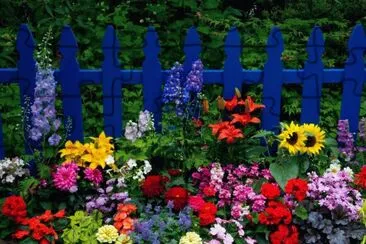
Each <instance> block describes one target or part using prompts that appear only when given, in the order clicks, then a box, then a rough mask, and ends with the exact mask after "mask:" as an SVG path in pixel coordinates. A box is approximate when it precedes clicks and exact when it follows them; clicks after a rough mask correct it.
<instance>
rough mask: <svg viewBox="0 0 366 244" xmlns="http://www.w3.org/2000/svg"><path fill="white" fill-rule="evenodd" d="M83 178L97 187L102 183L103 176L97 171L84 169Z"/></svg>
mask: <svg viewBox="0 0 366 244" xmlns="http://www.w3.org/2000/svg"><path fill="white" fill-rule="evenodd" d="M84 178H85V179H87V180H89V181H91V182H93V183H94V184H95V185H99V184H100V183H102V181H103V175H102V172H101V171H100V170H99V169H90V168H86V169H85V170H84Z"/></svg>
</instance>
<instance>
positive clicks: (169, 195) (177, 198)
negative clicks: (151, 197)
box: [165, 186, 188, 211]
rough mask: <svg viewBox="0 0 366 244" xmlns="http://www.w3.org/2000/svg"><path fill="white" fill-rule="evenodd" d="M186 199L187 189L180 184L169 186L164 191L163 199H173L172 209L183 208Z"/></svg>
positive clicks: (167, 200)
mask: <svg viewBox="0 0 366 244" xmlns="http://www.w3.org/2000/svg"><path fill="white" fill-rule="evenodd" d="M187 200H188V191H187V190H186V189H184V188H183V187H180V186H175V187H172V188H170V189H169V190H168V191H167V192H166V193H165V201H166V202H169V201H173V204H174V210H176V211H179V210H181V209H183V208H184V207H185V206H186V204H187Z"/></svg>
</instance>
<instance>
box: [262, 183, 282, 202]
mask: <svg viewBox="0 0 366 244" xmlns="http://www.w3.org/2000/svg"><path fill="white" fill-rule="evenodd" d="M261 193H262V195H263V196H265V197H266V198H268V199H271V200H273V199H275V198H277V197H279V196H280V194H281V191H280V188H279V187H278V185H277V184H275V183H264V184H263V185H262V187H261Z"/></svg>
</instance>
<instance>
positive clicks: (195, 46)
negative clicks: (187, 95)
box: [183, 26, 202, 77]
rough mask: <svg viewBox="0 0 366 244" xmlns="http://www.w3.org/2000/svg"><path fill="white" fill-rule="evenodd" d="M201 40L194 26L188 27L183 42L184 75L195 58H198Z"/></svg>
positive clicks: (189, 69)
mask: <svg viewBox="0 0 366 244" xmlns="http://www.w3.org/2000/svg"><path fill="white" fill-rule="evenodd" d="M201 49H202V48H201V40H200V36H199V34H198V33H197V30H196V28H195V27H193V26H192V27H191V28H189V30H188V31H187V36H186V39H185V42H184V49H183V50H184V54H185V58H184V63H183V70H184V73H183V75H184V77H186V76H187V74H188V73H189V72H190V71H191V69H192V64H193V62H195V61H196V60H198V59H199V58H200V53H201Z"/></svg>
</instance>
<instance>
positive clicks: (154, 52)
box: [142, 26, 163, 131]
mask: <svg viewBox="0 0 366 244" xmlns="http://www.w3.org/2000/svg"><path fill="white" fill-rule="evenodd" d="M159 52H160V44H159V38H158V34H157V33H156V31H155V29H154V27H151V26H150V27H149V28H148V30H147V33H146V36H145V43H144V54H145V60H144V62H143V64H142V84H143V94H144V109H146V110H148V111H150V112H152V113H153V114H154V122H155V129H156V131H161V119H162V114H161V108H162V102H161V95H162V77H163V76H162V72H161V65H160V61H159V57H158V56H159Z"/></svg>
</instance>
